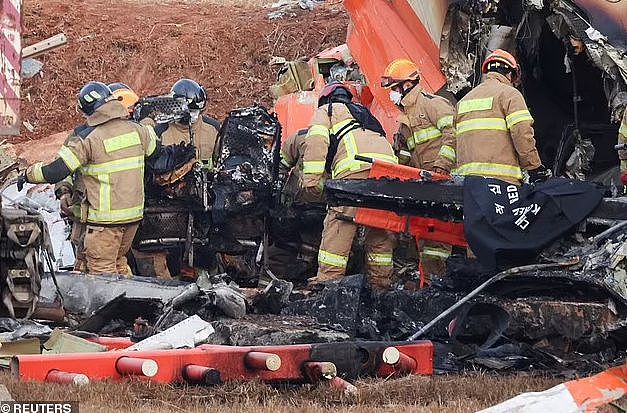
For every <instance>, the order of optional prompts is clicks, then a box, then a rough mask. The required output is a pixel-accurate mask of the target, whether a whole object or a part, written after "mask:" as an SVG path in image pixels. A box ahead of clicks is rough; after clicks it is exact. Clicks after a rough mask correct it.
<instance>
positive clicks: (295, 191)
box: [280, 129, 324, 204]
mask: <svg viewBox="0 0 627 413" xmlns="http://www.w3.org/2000/svg"><path fill="white" fill-rule="evenodd" d="M307 133H308V130H307V129H301V130H299V131H298V132H297V133H295V134H294V135H292V136H290V137H288V138H287V140H286V141H285V142H283V144H281V165H280V172H281V173H282V174H283V175H285V176H287V175H288V174H289V176H288V177H287V181H286V183H285V186H284V189H283V195H284V197H285V198H288V199H286V203H287V204H291V203H293V202H294V203H297V204H304V203H322V202H324V198H323V197H322V196H321V195H322V194H315V195H316V196H312V193H310V192H305V191H303V155H304V147H305V139H306V138H307Z"/></svg>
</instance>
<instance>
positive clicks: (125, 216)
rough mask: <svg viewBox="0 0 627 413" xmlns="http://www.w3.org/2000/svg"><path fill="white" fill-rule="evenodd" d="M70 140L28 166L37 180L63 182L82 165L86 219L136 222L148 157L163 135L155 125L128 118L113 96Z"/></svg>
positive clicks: (141, 209)
mask: <svg viewBox="0 0 627 413" xmlns="http://www.w3.org/2000/svg"><path fill="white" fill-rule="evenodd" d="M79 130H80V131H79V133H78V134H77V135H78V136H80V137H81V138H82V139H78V138H77V139H69V140H68V142H67V145H64V146H62V147H61V149H60V150H59V153H58V157H57V158H56V159H55V160H54V161H52V162H51V163H49V164H46V165H44V164H43V163H41V162H38V163H36V164H34V165H32V166H31V167H29V168H28V170H27V172H26V177H27V179H28V181H29V182H32V183H44V182H49V183H57V182H59V181H61V180H62V179H64V178H65V177H67V176H68V175H70V174H71V173H73V172H75V171H77V170H80V174H81V175H82V177H83V182H84V185H85V194H86V199H85V200H84V202H83V205H84V208H81V213H82V215H83V213H84V212H85V211H86V212H87V216H86V221H87V222H88V223H91V224H97V225H109V224H125V223H131V222H136V221H139V220H141V219H142V217H143V214H144V158H145V157H147V156H150V155H152V154H153V153H154V152H155V150H156V145H157V137H156V135H155V132H154V130H153V129H152V128H151V127H148V126H143V125H140V124H138V123H135V122H133V121H130V120H128V112H127V110H126V108H125V107H124V106H122V105H121V104H120V103H119V101H111V102H107V103H106V104H104V105H102V106H101V107H100V108H98V109H97V110H96V111H95V112H94V113H93V114H92V115H91V116H89V117H88V118H87V122H86V124H85V127H82V128H79Z"/></svg>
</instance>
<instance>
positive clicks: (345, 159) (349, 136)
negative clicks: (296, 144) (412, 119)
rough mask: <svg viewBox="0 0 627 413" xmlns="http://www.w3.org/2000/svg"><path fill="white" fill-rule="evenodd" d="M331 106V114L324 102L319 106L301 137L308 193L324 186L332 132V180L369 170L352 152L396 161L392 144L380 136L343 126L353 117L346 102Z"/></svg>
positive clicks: (351, 120) (313, 192)
mask: <svg viewBox="0 0 627 413" xmlns="http://www.w3.org/2000/svg"><path fill="white" fill-rule="evenodd" d="M331 105H333V107H332V111H331V117H329V108H328V105H324V106H321V107H320V108H318V110H317V111H316V112H315V113H314V117H313V120H312V123H311V126H310V127H309V132H308V133H307V136H306V137H305V139H304V141H305V142H304V151H303V174H304V177H303V184H304V187H305V191H306V192H311V193H312V195H319V194H320V192H321V191H322V188H323V186H324V174H325V164H326V158H327V153H328V150H329V142H330V136H331V135H332V134H335V135H336V137H337V138H338V139H340V140H339V144H338V146H337V152H336V153H335V156H334V157H333V160H332V163H331V171H330V173H331V178H333V179H343V178H347V179H350V177H351V175H354V174H357V173H359V172H361V171H367V170H369V169H370V163H367V162H361V161H358V160H355V155H362V156H366V157H370V158H374V159H379V160H382V161H386V162H392V163H398V159H397V158H396V156H395V155H394V150H393V149H392V146H391V145H390V143H389V142H388V141H387V139H385V137H384V136H381V135H379V134H377V133H375V132H372V131H370V130H367V129H362V128H361V127H356V128H354V129H352V128H350V127H349V128H347V126H348V125H349V124H351V123H354V122H355V119H354V118H353V116H352V115H351V113H350V111H349V110H348V108H347V107H346V105H344V104H343V103H331ZM343 128H344V129H343ZM337 135H339V136H337Z"/></svg>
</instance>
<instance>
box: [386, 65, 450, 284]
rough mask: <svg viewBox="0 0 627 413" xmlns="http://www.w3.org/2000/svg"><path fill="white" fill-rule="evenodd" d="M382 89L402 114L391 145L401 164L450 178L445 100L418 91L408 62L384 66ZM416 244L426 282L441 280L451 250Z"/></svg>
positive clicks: (415, 73) (433, 244)
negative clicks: (434, 279) (434, 277)
mask: <svg viewBox="0 0 627 413" xmlns="http://www.w3.org/2000/svg"><path fill="white" fill-rule="evenodd" d="M381 86H382V87H383V88H386V89H389V90H390V99H391V100H392V101H393V102H394V103H395V104H396V106H397V107H398V108H399V109H400V111H401V113H402V115H401V117H400V119H399V124H400V127H399V131H398V133H397V134H396V135H395V142H394V143H395V149H396V153H397V155H398V156H399V159H400V160H401V162H402V163H408V164H409V166H413V167H415V168H420V169H427V170H430V171H434V172H438V173H443V174H450V172H451V169H453V168H454V166H455V164H456V158H455V146H456V145H455V137H454V135H453V113H454V111H455V109H454V108H453V106H452V105H451V104H450V103H449V101H448V100H446V99H445V98H443V97H440V96H435V95H431V94H429V93H427V92H425V91H424V90H423V89H422V88H421V87H420V70H419V68H418V66H417V65H416V64H415V63H414V62H412V61H410V60H407V59H397V60H394V61H393V62H392V63H390V64H389V65H388V66H387V68H386V69H385V72H384V74H383V76H382V77H381ZM419 244H420V245H419V246H418V249H419V253H420V263H421V269H422V270H423V271H424V272H425V274H424V276H425V280H427V281H429V280H430V277H431V276H432V275H438V276H443V275H444V274H445V272H446V259H447V258H448V257H449V256H450V255H451V246H450V245H447V244H445V243H441V242H434V241H420V242H419Z"/></svg>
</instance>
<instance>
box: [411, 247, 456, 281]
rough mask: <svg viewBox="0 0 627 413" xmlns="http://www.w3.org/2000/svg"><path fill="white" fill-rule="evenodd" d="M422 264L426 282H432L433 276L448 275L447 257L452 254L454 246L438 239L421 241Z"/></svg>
mask: <svg viewBox="0 0 627 413" xmlns="http://www.w3.org/2000/svg"><path fill="white" fill-rule="evenodd" d="M418 247H419V251H420V264H421V267H422V271H424V274H422V276H423V279H424V280H425V282H426V284H431V277H432V276H434V275H435V276H438V277H443V276H445V275H446V259H447V258H448V257H449V256H450V255H451V250H452V247H451V246H450V245H448V244H444V243H442V242H436V241H420V242H419V246H418Z"/></svg>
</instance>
